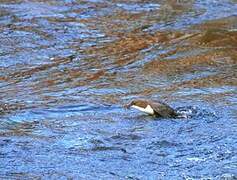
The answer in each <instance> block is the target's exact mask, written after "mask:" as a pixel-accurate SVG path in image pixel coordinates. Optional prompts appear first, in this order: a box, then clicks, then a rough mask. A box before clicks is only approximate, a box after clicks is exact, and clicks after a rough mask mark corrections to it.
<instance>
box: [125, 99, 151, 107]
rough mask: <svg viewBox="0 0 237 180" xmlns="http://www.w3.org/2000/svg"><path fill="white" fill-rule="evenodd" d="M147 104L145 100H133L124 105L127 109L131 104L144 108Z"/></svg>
mask: <svg viewBox="0 0 237 180" xmlns="http://www.w3.org/2000/svg"><path fill="white" fill-rule="evenodd" d="M147 105H149V104H148V102H147V101H146V100H133V101H131V102H130V103H129V104H126V105H125V106H124V107H125V108H127V109H129V108H130V107H132V106H137V107H141V108H146V107H147Z"/></svg>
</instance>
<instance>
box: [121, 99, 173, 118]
mask: <svg viewBox="0 0 237 180" xmlns="http://www.w3.org/2000/svg"><path fill="white" fill-rule="evenodd" d="M133 105H134V106H138V107H141V108H146V107H147V106H148V105H150V106H151V108H152V109H153V110H154V115H155V116H158V117H165V118H175V117H177V116H178V114H177V112H176V111H175V110H174V109H173V108H171V107H170V106H168V105H167V104H165V103H163V102H160V101H151V100H133V101H132V102H131V103H129V104H128V105H126V107H127V108H130V107H131V106H133Z"/></svg>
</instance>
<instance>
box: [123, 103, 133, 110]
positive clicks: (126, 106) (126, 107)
mask: <svg viewBox="0 0 237 180" xmlns="http://www.w3.org/2000/svg"><path fill="white" fill-rule="evenodd" d="M123 107H124V108H125V109H130V107H131V103H129V104H125V105H124V106H123Z"/></svg>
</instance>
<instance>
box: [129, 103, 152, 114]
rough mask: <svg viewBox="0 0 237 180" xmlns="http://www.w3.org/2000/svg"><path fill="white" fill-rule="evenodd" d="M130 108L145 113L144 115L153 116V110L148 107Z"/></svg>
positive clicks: (133, 106)
mask: <svg viewBox="0 0 237 180" xmlns="http://www.w3.org/2000/svg"><path fill="white" fill-rule="evenodd" d="M131 107H132V108H135V109H137V110H139V111H142V112H145V113H147V114H151V115H153V114H154V110H153V109H152V108H151V106H150V105H147V106H146V108H142V107H139V106H135V105H132V106H131Z"/></svg>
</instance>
